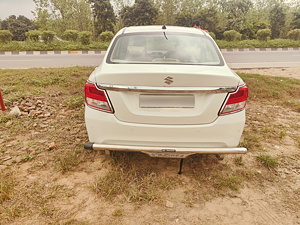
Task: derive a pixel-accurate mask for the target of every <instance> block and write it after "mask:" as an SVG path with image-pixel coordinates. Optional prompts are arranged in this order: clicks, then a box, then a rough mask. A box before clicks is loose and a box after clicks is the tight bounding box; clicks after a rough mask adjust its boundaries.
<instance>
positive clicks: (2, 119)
mask: <svg viewBox="0 0 300 225" xmlns="http://www.w3.org/2000/svg"><path fill="white" fill-rule="evenodd" d="M12 118H13V117H12V116H10V115H2V114H0V123H7V122H8V121H10V120H11V119H12Z"/></svg>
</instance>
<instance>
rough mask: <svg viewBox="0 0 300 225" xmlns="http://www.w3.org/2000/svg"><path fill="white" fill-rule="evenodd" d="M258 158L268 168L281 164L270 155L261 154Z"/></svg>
mask: <svg viewBox="0 0 300 225" xmlns="http://www.w3.org/2000/svg"><path fill="white" fill-rule="evenodd" d="M256 159H257V161H259V162H260V163H261V164H262V165H264V166H265V167H267V168H268V169H273V168H275V167H276V166H277V165H278V164H279V162H278V159H277V158H275V157H272V156H270V155H259V156H257V157H256Z"/></svg>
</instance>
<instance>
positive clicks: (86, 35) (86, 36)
mask: <svg viewBox="0 0 300 225" xmlns="http://www.w3.org/2000/svg"><path fill="white" fill-rule="evenodd" d="M91 37H92V33H91V32H89V31H82V32H80V33H79V40H80V42H81V44H83V45H89V44H90V43H91Z"/></svg>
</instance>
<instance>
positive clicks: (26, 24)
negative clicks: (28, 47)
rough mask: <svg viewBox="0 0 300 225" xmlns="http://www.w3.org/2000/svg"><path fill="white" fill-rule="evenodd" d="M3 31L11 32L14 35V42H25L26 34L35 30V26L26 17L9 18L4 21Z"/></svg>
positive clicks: (13, 16)
mask: <svg viewBox="0 0 300 225" xmlns="http://www.w3.org/2000/svg"><path fill="white" fill-rule="evenodd" d="M2 29H4V30H9V31H10V32H11V33H12V34H13V40H15V41H25V39H26V32H27V31H29V30H34V29H35V24H34V22H32V21H31V20H30V19H28V18H27V17H25V16H18V17H16V16H15V15H11V16H9V17H8V18H7V19H5V20H3V21H2Z"/></svg>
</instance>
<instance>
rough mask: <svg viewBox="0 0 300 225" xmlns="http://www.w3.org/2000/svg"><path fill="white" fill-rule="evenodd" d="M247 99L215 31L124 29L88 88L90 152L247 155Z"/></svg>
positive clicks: (175, 28) (87, 120)
mask: <svg viewBox="0 0 300 225" xmlns="http://www.w3.org/2000/svg"><path fill="white" fill-rule="evenodd" d="M247 97H248V88H247V86H246V85H245V83H244V82H243V80H242V79H241V78H240V77H239V76H238V75H237V74H235V73H234V72H233V71H232V70H231V69H230V68H229V67H228V66H227V65H226V63H225V61H224V58H223V57H222V54H221V52H220V50H219V48H218V46H217V45H216V43H215V42H214V40H213V39H212V38H211V37H210V36H209V34H208V33H207V32H204V31H202V30H200V29H196V28H187V27H175V26H137V27H127V28H123V29H122V30H120V31H119V32H118V33H117V34H116V35H115V37H114V39H113V40H112V42H111V44H110V46H109V48H108V50H107V53H106V55H105V57H104V59H103V62H102V64H101V65H100V66H99V67H97V68H96V69H95V70H94V71H93V73H92V74H91V75H90V77H89V78H88V81H87V83H86V84H85V122H86V128H87V132H88V137H89V142H87V143H85V145H84V146H85V148H86V149H94V150H110V151H135V152H136V151H137V152H143V153H147V154H149V155H150V156H153V157H171V158H185V157H186V156H188V155H192V154H198V153H200V154H201V153H205V154H216V155H217V154H226V153H245V152H247V149H246V148H242V147H238V144H239V140H240V137H241V134H242V132H243V128H244V125H245V106H246V100H247Z"/></svg>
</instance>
